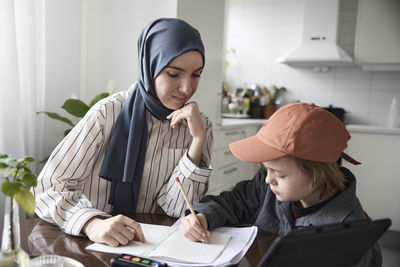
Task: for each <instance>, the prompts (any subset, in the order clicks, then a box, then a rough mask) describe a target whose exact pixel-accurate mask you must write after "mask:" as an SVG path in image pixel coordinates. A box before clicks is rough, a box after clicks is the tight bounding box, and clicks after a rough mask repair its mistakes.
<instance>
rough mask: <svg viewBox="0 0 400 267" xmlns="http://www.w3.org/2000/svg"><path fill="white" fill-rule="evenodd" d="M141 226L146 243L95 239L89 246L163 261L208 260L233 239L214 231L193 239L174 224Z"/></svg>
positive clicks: (203, 262) (92, 248)
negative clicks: (110, 242) (116, 244)
mask: <svg viewBox="0 0 400 267" xmlns="http://www.w3.org/2000/svg"><path fill="white" fill-rule="evenodd" d="M140 226H141V228H142V231H143V234H144V236H145V238H146V242H145V243H141V242H136V241H131V242H129V243H128V244H127V245H125V246H119V247H111V246H107V245H104V244H99V243H94V244H92V245H90V246H88V247H87V248H86V249H88V250H94V251H100V252H106V253H113V254H121V253H126V254H131V255H135V256H141V257H146V258H154V259H157V260H160V261H178V262H186V263H197V264H208V263H212V262H214V261H215V260H216V259H217V258H218V257H219V255H220V254H221V253H222V251H223V250H224V249H225V247H226V245H227V244H228V242H229V240H230V239H231V236H230V235H228V234H225V233H221V232H213V233H212V235H211V237H210V238H209V239H208V243H207V244H205V243H201V242H193V241H190V240H189V239H187V238H185V237H184V236H182V234H181V233H180V231H179V229H178V228H175V227H169V226H164V225H155V224H145V223H141V224H140Z"/></svg>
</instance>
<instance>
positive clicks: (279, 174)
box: [262, 157, 320, 207]
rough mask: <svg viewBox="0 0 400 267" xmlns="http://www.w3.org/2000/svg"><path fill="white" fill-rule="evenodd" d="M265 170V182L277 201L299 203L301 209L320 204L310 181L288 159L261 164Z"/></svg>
mask: <svg viewBox="0 0 400 267" xmlns="http://www.w3.org/2000/svg"><path fill="white" fill-rule="evenodd" d="M262 166H263V167H264V169H266V170H267V176H266V177H265V182H266V183H267V184H269V185H270V188H271V190H272V192H273V193H274V194H275V196H276V198H277V199H278V200H279V201H282V202H283V201H292V202H296V201H300V203H301V204H302V206H303V207H309V206H312V205H315V204H317V203H319V202H320V199H319V192H318V190H317V189H316V188H315V186H313V183H312V179H311V178H310V177H308V176H306V175H305V174H304V173H303V172H301V171H300V169H299V168H298V167H297V164H296V162H295V161H294V160H293V159H292V158H289V157H283V158H279V159H275V160H271V161H266V162H263V163H262Z"/></svg>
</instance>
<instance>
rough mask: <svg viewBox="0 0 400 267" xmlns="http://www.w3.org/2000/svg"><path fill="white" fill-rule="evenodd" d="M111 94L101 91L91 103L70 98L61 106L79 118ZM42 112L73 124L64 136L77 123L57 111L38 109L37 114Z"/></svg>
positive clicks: (70, 124) (65, 133)
mask: <svg viewBox="0 0 400 267" xmlns="http://www.w3.org/2000/svg"><path fill="white" fill-rule="evenodd" d="M109 95H110V93H107V92H106V93H100V94H98V95H96V96H95V97H94V98H93V99H92V101H91V102H90V104H89V105H87V104H86V103H85V102H83V101H82V100H79V99H74V98H69V99H67V100H66V101H65V102H64V104H63V105H62V106H61V108H63V109H65V110H66V111H67V112H68V113H69V114H71V115H73V116H75V117H76V118H78V120H79V119H80V118H83V116H85V114H86V112H88V110H89V109H90V108H91V107H92V106H93V105H94V104H96V103H97V102H98V101H99V100H101V99H103V98H105V97H107V96H109ZM40 113H43V114H46V115H47V116H49V117H50V118H52V119H55V120H59V121H62V122H64V123H66V124H68V125H69V126H71V128H69V129H67V130H66V131H65V132H64V136H66V135H67V134H68V133H69V132H70V131H71V130H72V128H73V127H74V126H75V123H73V122H72V121H71V120H70V119H69V118H67V117H63V116H60V115H59V114H58V113H56V112H48V111H38V112H37V113H36V114H40Z"/></svg>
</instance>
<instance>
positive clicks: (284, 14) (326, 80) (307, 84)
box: [225, 0, 400, 126]
mask: <svg viewBox="0 0 400 267" xmlns="http://www.w3.org/2000/svg"><path fill="white" fill-rule="evenodd" d="M303 4H304V2H303V1H300V0H279V1H278V0H229V1H226V5H227V21H226V31H225V34H226V36H225V40H226V42H225V47H226V48H227V49H230V48H234V49H235V50H236V53H235V54H229V55H227V59H228V61H229V67H227V68H226V81H227V82H228V84H229V86H230V87H231V88H236V87H243V86H250V85H251V84H254V83H256V84H259V85H261V86H263V85H265V86H270V85H272V84H274V85H277V86H285V87H286V88H287V89H288V91H287V92H286V93H285V99H284V100H285V101H286V102H292V101H297V100H300V101H303V102H314V103H316V104H317V105H320V106H328V105H333V106H335V107H341V108H344V109H345V110H346V111H347V112H348V113H346V119H345V123H347V124H369V125H380V126H384V125H387V124H388V120H389V114H390V105H391V103H392V99H393V98H397V99H398V101H400V72H368V71H362V70H361V69H359V68H357V67H346V68H345V67H336V68H331V69H330V71H329V72H318V73H316V72H313V71H312V70H311V69H308V68H293V67H289V66H287V65H284V64H280V63H277V59H278V58H279V57H281V56H282V55H284V54H285V53H287V51H289V50H291V49H292V48H293V47H295V46H296V45H297V44H299V43H300V41H301V38H302V20H303ZM341 4H342V5H341V11H340V19H339V23H340V25H339V31H340V33H339V43H340V45H341V46H342V48H344V49H345V50H346V52H348V53H349V54H350V55H353V50H352V49H353V47H354V36H355V23H356V12H357V10H356V9H357V1H356V0H347V1H341Z"/></svg>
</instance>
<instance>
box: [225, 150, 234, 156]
mask: <svg viewBox="0 0 400 267" xmlns="http://www.w3.org/2000/svg"><path fill="white" fill-rule="evenodd" d="M224 155H225V156H226V155H232V152H231V151H230V150H225V151H224Z"/></svg>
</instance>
